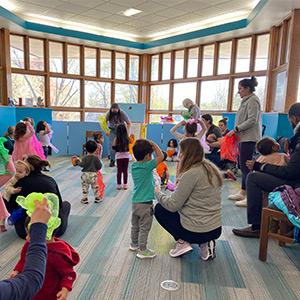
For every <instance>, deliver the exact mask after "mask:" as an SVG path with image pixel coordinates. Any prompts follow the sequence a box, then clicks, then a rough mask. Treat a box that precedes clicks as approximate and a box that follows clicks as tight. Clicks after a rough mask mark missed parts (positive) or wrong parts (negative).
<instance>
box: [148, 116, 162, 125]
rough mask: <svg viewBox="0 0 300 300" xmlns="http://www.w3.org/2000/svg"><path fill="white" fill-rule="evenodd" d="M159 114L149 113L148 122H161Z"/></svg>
mask: <svg viewBox="0 0 300 300" xmlns="http://www.w3.org/2000/svg"><path fill="white" fill-rule="evenodd" d="M160 116H161V115H154V114H150V115H149V123H160V122H161V118H160Z"/></svg>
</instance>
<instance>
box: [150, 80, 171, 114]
mask: <svg viewBox="0 0 300 300" xmlns="http://www.w3.org/2000/svg"><path fill="white" fill-rule="evenodd" d="M169 92H170V85H169V84H161V85H151V90H150V109H152V110H160V109H165V110H168V109H169Z"/></svg>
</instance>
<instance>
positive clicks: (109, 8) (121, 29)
mask: <svg viewBox="0 0 300 300" xmlns="http://www.w3.org/2000/svg"><path fill="white" fill-rule="evenodd" d="M256 4H257V6H256V7H255V8H254V9H253V7H254V6H255V5H256ZM0 6H2V7H4V8H5V9H3V8H1V7H0V26H1V27H5V28H8V29H9V30H10V31H11V32H14V33H22V34H28V35H30V36H36V37H43V38H49V39H55V40H60V41H66V42H73V43H79V44H85V45H90V46H97V47H102V48H106V49H115V50H121V51H122V50H123V51H128V52H135V53H145V52H146V53H154V52H158V51H168V50H170V49H178V48H183V47H190V46H194V45H199V44H204V43H210V42H213V41H219V40H226V39H231V38H233V37H240V36H245V35H248V34H253V33H260V32H266V31H269V30H270V28H271V27H272V26H273V25H276V24H278V23H279V22H281V21H282V20H283V18H285V17H286V16H287V15H288V14H289V13H290V12H291V11H292V10H293V9H295V8H300V0H260V1H259V0H255V1H252V0H191V1H187V0H164V2H162V1H160V0H151V1H150V0H149V1H144V0H124V1H118V0H84V1H82V0H64V1H62V0H0ZM129 7H133V8H137V9H140V10H142V11H143V12H142V13H140V14H138V15H136V16H133V17H125V16H121V15H119V12H120V11H123V10H124V9H127V8H129ZM246 11H247V13H246ZM10 12H12V13H10ZM238 12H245V15H242V14H241V15H240V16H238ZM42 24H46V25H48V26H44V25H42ZM232 24H233V25H234V26H235V27H234V26H232ZM49 25H51V26H49ZM229 25H230V26H229ZM69 29H71V30H69ZM194 33H196V34H194ZM146 46H147V47H146Z"/></svg>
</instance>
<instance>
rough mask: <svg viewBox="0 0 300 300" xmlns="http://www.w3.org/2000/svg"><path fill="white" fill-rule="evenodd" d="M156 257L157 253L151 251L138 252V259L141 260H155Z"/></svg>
mask: <svg viewBox="0 0 300 300" xmlns="http://www.w3.org/2000/svg"><path fill="white" fill-rule="evenodd" d="M155 256H156V253H155V252H154V251H153V250H151V249H145V250H138V253H137V255H136V257H138V258H140V259H144V258H154V257H155Z"/></svg>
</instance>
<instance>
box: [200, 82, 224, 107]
mask: <svg viewBox="0 0 300 300" xmlns="http://www.w3.org/2000/svg"><path fill="white" fill-rule="evenodd" d="M228 87H229V80H228V79H226V80H212V81H203V82H202V84H201V96H200V108H201V109H202V110H227V100H228Z"/></svg>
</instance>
